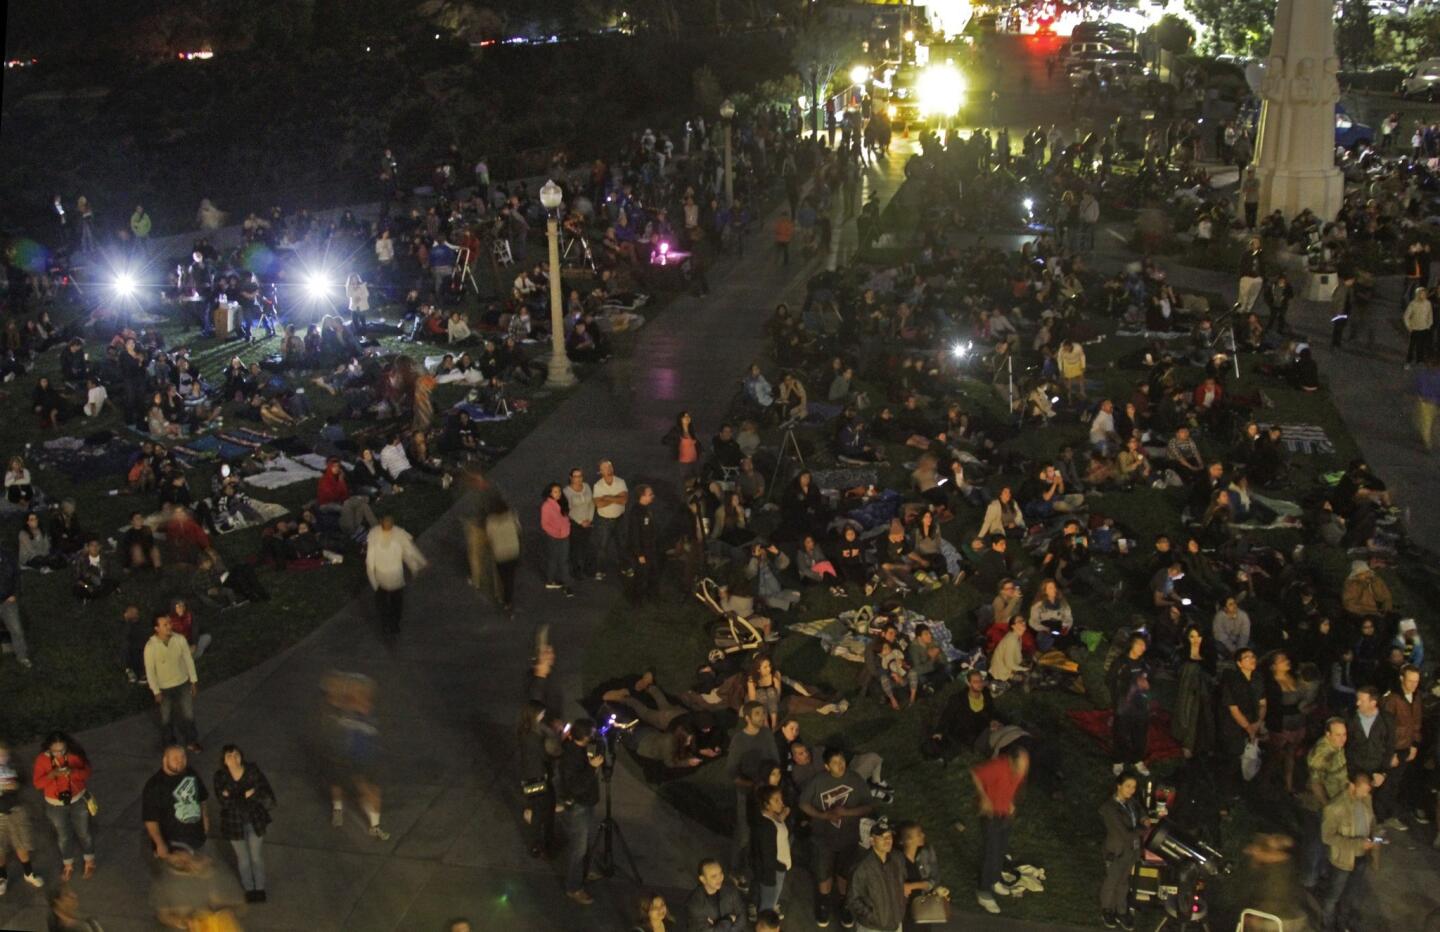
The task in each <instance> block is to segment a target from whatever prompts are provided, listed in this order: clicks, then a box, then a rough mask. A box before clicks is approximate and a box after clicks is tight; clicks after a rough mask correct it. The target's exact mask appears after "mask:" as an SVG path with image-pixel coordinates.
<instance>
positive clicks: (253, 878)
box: [230, 822, 265, 890]
mask: <svg viewBox="0 0 1440 932" xmlns="http://www.w3.org/2000/svg"><path fill="white" fill-rule="evenodd" d="M264 844H265V836H264V835H257V834H255V826H253V825H251V824H250V823H249V822H246V823H245V837H244V838H243V839H241V840H239V841H236V840H235V839H231V840H230V847H232V848H234V849H235V864H236V866H238V867H239V868H240V886H242V887H244V888H245V889H246V890H264V889H265V852H264V851H263V850H262V846H263V845H264Z"/></svg>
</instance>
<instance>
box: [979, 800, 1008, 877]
mask: <svg viewBox="0 0 1440 932" xmlns="http://www.w3.org/2000/svg"><path fill="white" fill-rule="evenodd" d="M1014 826H1015V820H1014V819H1011V818H1010V817H1008V816H989V817H988V818H982V819H981V820H980V838H981V850H982V860H981V862H980V895H981V896H994V895H995V891H994V889H993V888H994V886H995V884H997V883H999V882H1000V871H1001V870H1002V869H1003V868H1004V867H1005V854H1006V852H1007V851H1009V850H1010V830H1011V829H1012V828H1013V827H1014Z"/></svg>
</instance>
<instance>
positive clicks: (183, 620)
mask: <svg viewBox="0 0 1440 932" xmlns="http://www.w3.org/2000/svg"><path fill="white" fill-rule="evenodd" d="M170 630H172V631H174V632H175V633H176V634H178V635H180V636H181V637H182V638H184V639H185V642H186V643H187V644H189V645H191V646H192V647H193V646H194V644H195V633H194V632H195V613H194V612H191V611H186V612H185V614H183V615H177V614H175V612H174V611H171V612H170Z"/></svg>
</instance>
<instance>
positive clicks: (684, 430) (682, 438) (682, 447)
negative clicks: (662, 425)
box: [660, 411, 702, 481]
mask: <svg viewBox="0 0 1440 932" xmlns="http://www.w3.org/2000/svg"><path fill="white" fill-rule="evenodd" d="M660 442H661V443H663V444H665V445H666V446H668V447H669V448H670V453H671V455H672V456H674V457H675V462H677V463H679V464H680V478H681V480H682V481H683V480H685V479H692V478H694V477H696V476H698V475H699V474H700V454H701V452H702V447H701V446H700V438H699V437H698V436H697V435H696V433H695V424H694V419H693V418H692V417H691V416H690V412H689V411H681V412H680V413H679V414H677V415H676V416H675V426H673V427H671V428H670V430H669V432H667V433H666V434H665V436H664V437H663V438H662V439H661V441H660Z"/></svg>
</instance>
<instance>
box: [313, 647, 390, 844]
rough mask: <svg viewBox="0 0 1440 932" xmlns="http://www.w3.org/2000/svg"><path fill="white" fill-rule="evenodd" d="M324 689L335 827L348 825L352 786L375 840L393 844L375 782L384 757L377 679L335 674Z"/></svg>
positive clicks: (327, 760)
mask: <svg viewBox="0 0 1440 932" xmlns="http://www.w3.org/2000/svg"><path fill="white" fill-rule="evenodd" d="M321 687H322V689H323V690H324V692H325V708H324V710H323V713H322V716H323V721H322V729H323V731H322V740H321V746H322V748H323V753H324V756H325V760H324V762H323V764H324V769H325V771H326V783H327V784H328V786H329V790H330V825H331V827H332V828H342V827H344V825H345V790H346V789H347V788H348V789H349V790H351V792H353V793H354V795H355V799H356V801H357V802H359V803H360V811H361V812H363V813H365V819H366V821H367V822H368V823H369V825H370V827H369V829H368V832H369V835H370V837H371V838H373V839H375V840H376V841H389V840H390V833H389V832H387V831H385V829H383V828H381V827H380V804H381V793H380V786H379V784H378V783H376V782H375V778H374V768H375V759H376V758H377V757H378V756H379V753H380V729H379V727H378V726H377V725H376V723H375V681H374V680H372V679H370V677H368V676H365V675H363V674H360V673H332V674H330V675H329V676H327V677H325V679H324V681H323V682H322V684H321Z"/></svg>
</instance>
